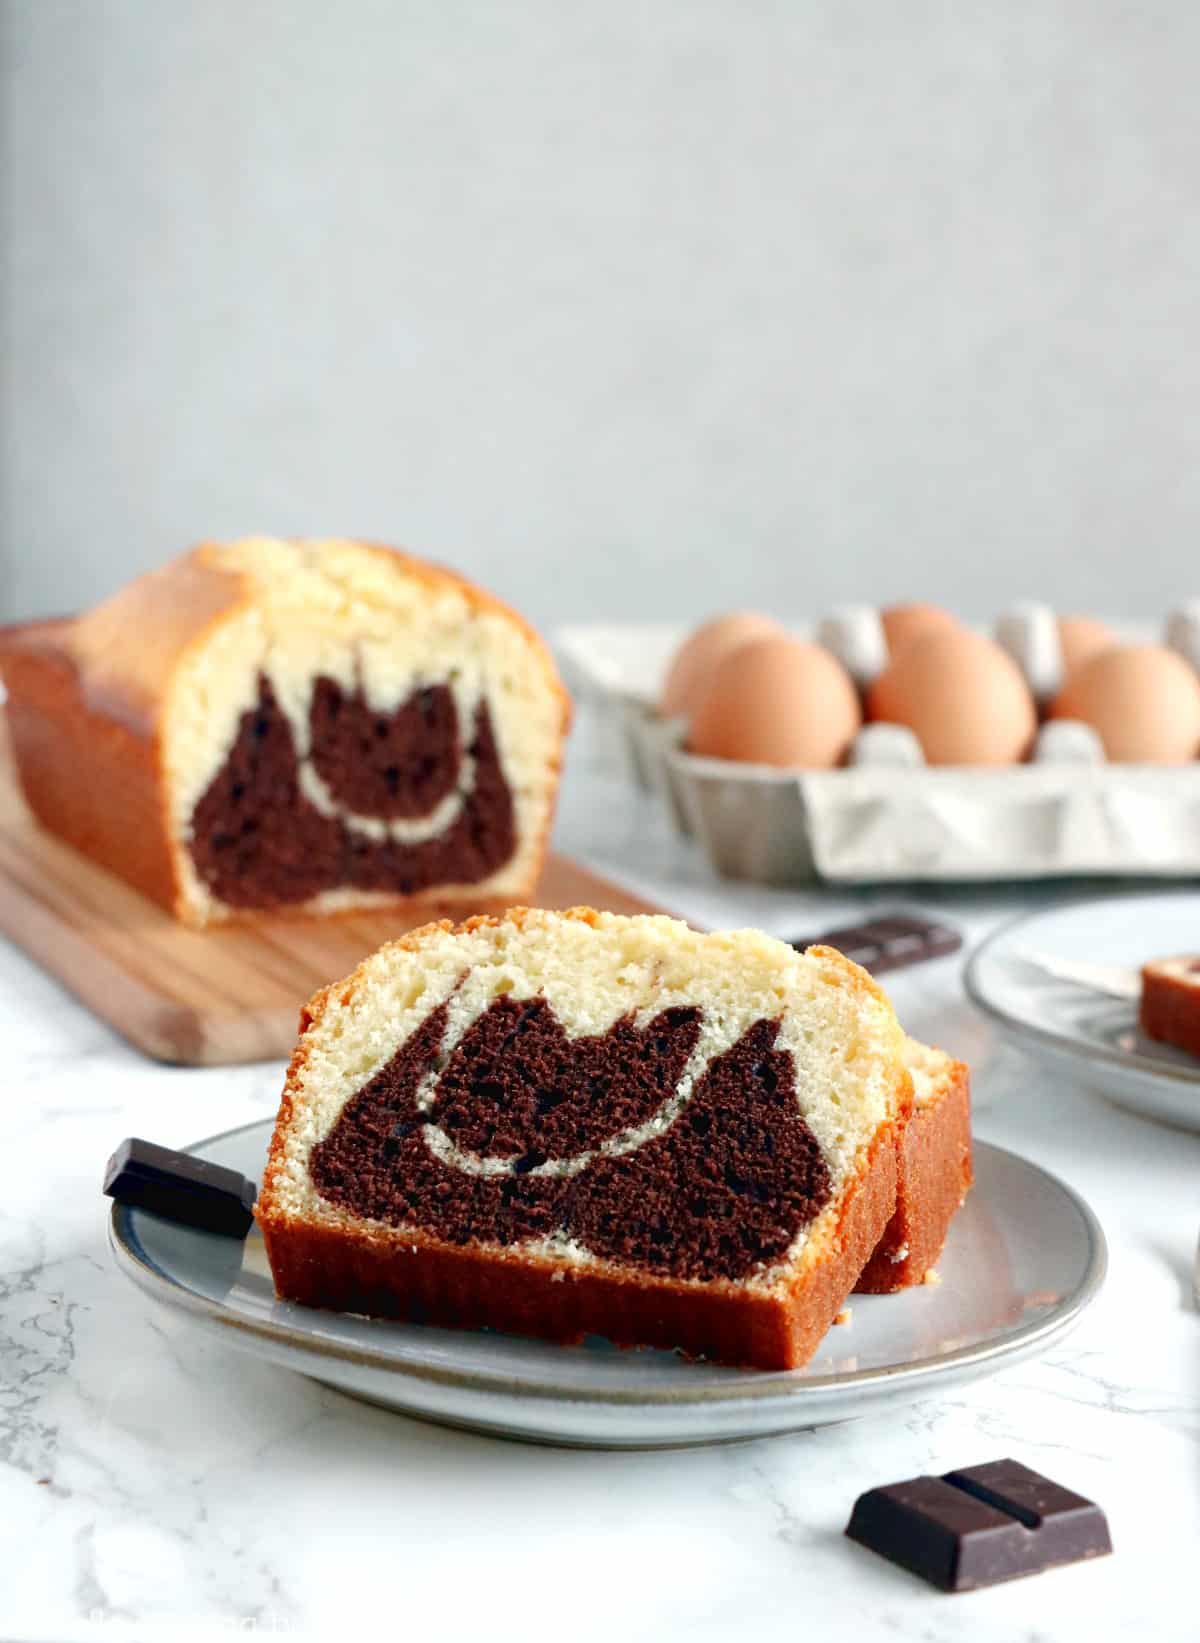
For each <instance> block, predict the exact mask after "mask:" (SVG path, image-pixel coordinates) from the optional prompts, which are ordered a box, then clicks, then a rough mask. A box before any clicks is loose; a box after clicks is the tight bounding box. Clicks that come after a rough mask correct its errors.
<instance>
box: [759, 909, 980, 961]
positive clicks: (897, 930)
mask: <svg viewBox="0 0 1200 1643" xmlns="http://www.w3.org/2000/svg"><path fill="white" fill-rule="evenodd" d="M818 944H819V945H820V946H822V947H836V948H837V950H838V952H839V953H844V954H845V955H846V957H847V958H850V959H853V960H854V962H855V964H861V965H862V967H863V969H864V970H870V971H871V973H872V975H879V974H880V973H881V972H882V971H884V970H899V969H902V968H903V967H904V966H905V965H906V964H922V963H924V961H925V960H926V959H927V958H944V957H945V956H946V954H947V953H956V952H957V951H958V949H959V948H960V947H961V946H962V937H961V936H960V935H959V933H958V931H957V930H953V929H951V927H950V926H949V925H948V924H939V923H937V922H936V920H934V919H925V918H915V917H913V916H912V915H911V914H908V913H886V914H881V915H880V916H879V917H878V918H873V919H868V920H867V921H866V922H865V923H863V924H847V925H843V926H842V927H841V928H840V929H837V930H826V932H825V934H824V935H821V936H807V937H803V938H800V939H798V940H796V941H793V942H792V943H791V945H792V946H793V947H795V948H797V949H798V950H799V951H800V952H803V951H804V949H805V948H806V947H815V946H817V945H818Z"/></svg>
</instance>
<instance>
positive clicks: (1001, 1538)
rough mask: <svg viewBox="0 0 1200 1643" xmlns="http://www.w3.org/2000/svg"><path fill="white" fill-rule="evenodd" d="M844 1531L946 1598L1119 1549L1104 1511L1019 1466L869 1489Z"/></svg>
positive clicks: (990, 1465) (995, 1464)
mask: <svg viewBox="0 0 1200 1643" xmlns="http://www.w3.org/2000/svg"><path fill="white" fill-rule="evenodd" d="M846 1533H847V1535H849V1537H850V1539H851V1540H856V1541H858V1543H859V1544H860V1545H862V1546H866V1547H868V1548H869V1549H870V1550H871V1551H873V1552H878V1553H879V1554H880V1556H881V1557H886V1558H888V1559H889V1561H891V1562H892V1563H898V1564H899V1565H900V1566H901V1567H902V1568H905V1569H909V1570H911V1571H912V1573H913V1574H916V1575H920V1576H921V1578H922V1579H923V1580H927V1581H929V1582H930V1584H931V1585H934V1586H937V1587H938V1588H939V1589H940V1590H941V1591H944V1592H966V1591H972V1590H974V1589H975V1588H977V1587H980V1586H993V1585H995V1584H997V1583H998V1582H999V1581H1002V1580H1016V1579H1018V1578H1020V1577H1021V1576H1022V1575H1030V1574H1039V1573H1040V1572H1041V1571H1042V1570H1043V1569H1050V1568H1055V1567H1057V1566H1058V1565H1059V1564H1063V1563H1078V1562H1080V1561H1081V1560H1082V1559H1084V1558H1091V1557H1103V1556H1104V1555H1106V1554H1107V1553H1109V1552H1111V1551H1112V1541H1111V1539H1110V1538H1109V1533H1108V1522H1107V1519H1106V1518H1105V1516H1104V1513H1103V1512H1102V1511H1101V1509H1100V1508H1099V1506H1097V1505H1096V1504H1095V1503H1094V1502H1093V1501H1090V1500H1085V1499H1084V1497H1083V1496H1082V1495H1077V1494H1075V1493H1074V1492H1073V1491H1072V1490H1070V1489H1064V1488H1063V1487H1062V1486H1061V1485H1060V1484H1057V1483H1054V1482H1053V1481H1052V1480H1051V1479H1050V1478H1046V1477H1042V1476H1041V1474H1040V1473H1038V1472H1034V1471H1031V1470H1030V1468H1029V1467H1028V1466H1022V1465H1021V1463H1020V1462H1019V1461H1015V1460H997V1461H989V1462H987V1463H986V1464H985V1465H982V1466H971V1467H964V1468H962V1469H961V1470H959V1471H954V1472H947V1473H946V1474H945V1475H944V1476H943V1477H940V1478H938V1477H919V1478H909V1479H908V1480H907V1481H906V1482H904V1483H892V1484H888V1485H886V1486H884V1487H882V1488H878V1489H868V1490H867V1492H866V1494H864V1495H860V1496H859V1498H858V1499H857V1500H856V1501H855V1503H854V1510H853V1512H852V1513H851V1514H850V1522H849V1524H848V1525H847V1528H846Z"/></svg>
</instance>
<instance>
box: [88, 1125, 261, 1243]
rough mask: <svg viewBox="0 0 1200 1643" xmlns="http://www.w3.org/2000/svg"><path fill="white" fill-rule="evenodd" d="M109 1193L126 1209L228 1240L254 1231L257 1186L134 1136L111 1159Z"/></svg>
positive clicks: (228, 1171) (233, 1173) (106, 1185)
mask: <svg viewBox="0 0 1200 1643" xmlns="http://www.w3.org/2000/svg"><path fill="white" fill-rule="evenodd" d="M104 1190H105V1192H106V1193H107V1194H108V1196H109V1197H110V1198H116V1199H117V1200H118V1202H120V1203H122V1204H132V1205H133V1206H134V1207H135V1208H137V1209H148V1210H152V1211H153V1213H154V1214H155V1215H163V1216H165V1217H166V1218H167V1220H169V1221H182V1222H183V1223H184V1225H185V1226H189V1227H199V1228H200V1229H201V1230H202V1231H204V1232H220V1233H223V1234H225V1236H227V1237H229V1238H244V1237H245V1236H246V1234H247V1233H248V1232H249V1230H250V1227H251V1225H252V1223H253V1221H254V1216H253V1214H252V1213H251V1212H252V1210H253V1207H254V1200H255V1198H256V1197H257V1195H258V1188H257V1187H256V1186H255V1184H254V1182H253V1181H247V1179H246V1177H245V1176H244V1175H240V1174H239V1173H238V1171H237V1170H234V1169H226V1168H225V1167H224V1166H223V1165H222V1164H210V1163H209V1162H208V1160H207V1159H205V1158H194V1157H193V1156H192V1154H191V1153H189V1152H172V1150H171V1149H170V1147H157V1146H155V1145H154V1143H153V1142H152V1141H140V1140H138V1139H136V1138H135V1137H132V1136H131V1137H130V1139H129V1140H127V1141H122V1142H121V1145H120V1146H119V1147H118V1148H117V1150H116V1152H114V1153H113V1155H112V1157H111V1158H110V1159H109V1161H108V1167H107V1169H106V1170H105V1171H104Z"/></svg>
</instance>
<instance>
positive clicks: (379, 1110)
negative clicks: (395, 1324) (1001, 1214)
mask: <svg viewBox="0 0 1200 1643" xmlns="http://www.w3.org/2000/svg"><path fill="white" fill-rule="evenodd" d="M911 1090H912V1084H911V1078H910V1075H909V1072H908V1070H907V1067H906V1065H905V1062H904V1036H903V1034H902V1032H901V1030H900V1028H899V1025H898V1024H897V1021H896V1018H895V1015H894V1013H893V1011H892V1008H891V1006H890V1004H889V1003H888V1001H887V999H886V997H885V996H884V994H883V993H882V992H881V991H880V989H879V988H878V986H877V985H876V984H875V983H874V982H873V981H872V980H871V978H870V977H869V976H868V975H867V974H866V972H865V971H863V970H860V969H859V968H858V967H857V966H856V965H853V964H851V963H850V962H849V961H848V960H846V959H844V958H843V957H842V956H841V955H840V954H839V953H836V952H834V951H832V950H831V949H829V948H820V947H817V948H813V949H811V950H810V951H809V952H808V953H806V954H804V955H800V954H798V953H796V952H795V950H794V949H793V948H791V947H789V946H787V945H786V944H785V943H783V942H780V941H775V940H772V939H771V938H769V937H767V936H764V935H761V934H759V933H757V932H754V931H737V932H733V933H726V934H708V935H703V934H700V933H698V932H696V931H694V930H691V929H689V928H688V927H687V926H686V925H683V924H680V923H678V922H677V921H675V920H673V919H668V918H624V917H618V916H616V915H614V914H604V913H596V912H593V911H591V910H590V909H586V908H584V909H575V910H574V911H572V912H569V913H550V912H541V911H529V910H522V909H517V910H515V911H513V912H510V913H508V914H506V915H505V916H504V917H503V918H500V919H472V920H470V921H469V922H468V923H466V924H464V925H461V926H458V927H457V928H455V927H452V926H451V925H449V924H448V923H441V924H433V925H428V926H426V927H425V928H423V929H421V930H417V931H414V932H413V933H412V934H410V935H407V936H404V937H403V938H401V939H400V940H399V941H395V942H392V943H390V944H389V945H387V946H385V947H383V948H381V949H380V950H379V951H378V952H377V953H375V954H374V955H373V956H372V957H370V958H368V959H367V960H366V961H365V962H364V963H363V964H361V965H360V966H359V968H358V969H357V970H356V971H355V972H354V974H353V975H351V976H350V977H349V978H348V979H347V980H346V981H343V982H340V983H338V984H337V985H335V986H332V987H329V988H327V989H326V990H325V991H324V992H322V993H319V994H318V995H317V996H316V998H314V999H313V1000H312V1002H311V1003H310V1004H309V1005H308V1007H307V1009H306V1010H305V1012H304V1015H303V1017H302V1035H301V1038H300V1042H299V1045H298V1046H297V1049H296V1052H295V1055H294V1056H293V1058H292V1064H291V1067H290V1070H289V1072H288V1077H287V1083H286V1086H285V1090H284V1095H283V1102H282V1105H281V1108H280V1112H279V1118H278V1121H277V1124H276V1128H275V1134H274V1138H273V1141H272V1145H271V1151H270V1157H269V1161H268V1165H267V1170H266V1174H265V1176H264V1179H263V1184H262V1190H261V1193H260V1197H259V1201H258V1205H257V1207H256V1215H257V1218H258V1221H259V1224H260V1226H261V1228H262V1232H263V1237H264V1240H265V1243H266V1249H267V1254H268V1257H269V1259H270V1263H271V1269H272V1272H273V1275H274V1279H275V1285H276V1289H277V1291H278V1293H279V1294H280V1295H281V1296H284V1297H288V1298H290V1299H292V1300H296V1301H301V1302H304V1303H305V1304H308V1305H312V1306H323V1307H333V1308H338V1309H342V1310H347V1311H354V1312H366V1313H375V1314H382V1315H392V1316H400V1317H412V1318H420V1319H425V1320H428V1321H430V1322H433V1323H440V1324H448V1325H455V1326H461V1327H465V1328H476V1327H479V1326H485V1325H486V1326H491V1327H493V1328H496V1329H503V1330H511V1331H515V1332H519V1333H524V1334H533V1335H540V1336H543V1337H546V1338H549V1339H552V1340H560V1341H575V1340H579V1339H580V1338H582V1337H583V1336H585V1335H588V1334H598V1335H605V1336H608V1337H609V1338H610V1339H613V1340H615V1341H618V1342H621V1343H623V1344H637V1343H642V1344H649V1345H654V1346H660V1347H677V1348H680V1349H681V1350H683V1351H685V1352H688V1353H691V1354H701V1355H704V1356H707V1357H711V1358H715V1359H718V1360H721V1361H724V1362H728V1363H739V1364H749V1365H755V1366H758V1367H761V1368H765V1369H784V1368H791V1367H795V1366H797V1365H800V1364H803V1363H804V1362H805V1361H806V1360H807V1359H808V1357H809V1356H810V1355H811V1354H812V1352H813V1350H814V1349H815V1347H816V1345H817V1343H818V1342H819V1341H820V1339H821V1337H822V1336H823V1335H824V1334H825V1332H826V1330H827V1329H828V1327H829V1325H830V1324H831V1323H832V1321H833V1319H834V1317H835V1316H836V1314H837V1312H838V1311H839V1309H840V1308H841V1306H842V1304H843V1302H844V1300H845V1298H846V1296H847V1294H848V1293H849V1292H850V1290H851V1289H852V1288H853V1285H854V1282H855V1280H856V1278H857V1277H858V1275H859V1273H860V1272H861V1271H862V1268H863V1266H864V1265H865V1263H866V1261H867V1259H868V1257H869V1255H870V1253H871V1251H872V1249H873V1248H874V1247H875V1244H876V1242H877V1241H878V1239H879V1237H880V1236H881V1234H882V1233H883V1232H884V1229H885V1227H886V1226H887V1224H888V1222H889V1220H890V1218H891V1215H892V1212H893V1209H894V1207H895V1198H896V1167H897V1145H896V1135H897V1125H899V1124H902V1123H903V1122H904V1121H905V1119H906V1118H907V1116H908V1112H909V1110H910V1106H911Z"/></svg>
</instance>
